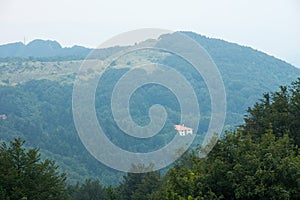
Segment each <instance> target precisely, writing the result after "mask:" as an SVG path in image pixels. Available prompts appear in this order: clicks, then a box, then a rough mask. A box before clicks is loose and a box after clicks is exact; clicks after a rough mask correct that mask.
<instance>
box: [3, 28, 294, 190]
mask: <svg viewBox="0 0 300 200" xmlns="http://www.w3.org/2000/svg"><path fill="white" fill-rule="evenodd" d="M184 34H186V35H188V36H189V37H191V38H192V39H194V40H195V41H197V42H198V43H199V44H201V45H202V46H203V47H204V48H205V49H206V50H207V52H208V53H209V54H210V56H211V57H212V59H213V60H214V61H215V63H216V65H217V66H218V68H219V70H220V73H221V75H222V78H223V81H224V85H225V90H226V95H227V115H226V122H225V127H226V128H227V129H233V128H235V127H236V126H238V125H240V124H242V123H243V117H244V115H245V114H246V110H247V108H248V107H250V106H252V105H253V104H254V103H255V102H256V101H257V100H258V99H260V98H261V96H262V94H263V93H265V92H270V91H274V90H276V89H277V88H278V87H279V86H280V85H287V84H289V83H290V82H292V81H294V80H296V79H297V77H300V70H299V69H297V68H295V67H293V66H292V65H290V64H288V63H286V62H284V61H282V60H279V59H276V58H274V57H272V56H269V55H267V54H265V53H263V52H260V51H257V50H254V49H252V48H249V47H243V46H239V45H238V44H233V43H228V42H226V41H222V40H218V39H210V38H207V37H205V36H201V35H198V34H196V33H191V32H185V33H184ZM165 37H168V36H165ZM163 39H164V38H163V37H162V40H163ZM174 42H176V41H174ZM124 48H126V47H114V48H110V49H104V50H103V49H102V50H98V52H97V54H95V56H94V57H93V59H91V60H89V61H87V62H90V64H91V65H95V64H96V63H101V62H102V61H103V59H105V58H106V57H108V56H109V55H111V54H112V53H114V52H117V51H119V50H121V49H124ZM90 50H91V49H87V48H83V47H73V48H62V47H61V46H60V45H59V44H58V43H57V42H53V41H40V40H37V41H33V42H32V43H29V44H28V45H26V46H25V45H23V44H20V43H19V44H14V45H3V46H1V47H0V57H2V58H3V60H2V62H1V63H0V84H1V86H0V115H1V114H3V115H5V116H6V118H5V119H1V118H0V138H1V140H4V141H11V140H13V138H15V137H21V138H22V139H25V140H26V141H27V143H26V144H27V145H28V146H29V147H39V148H40V150H41V153H42V157H50V158H52V159H55V160H56V161H57V164H58V165H59V166H61V169H62V171H64V172H66V173H67V176H68V181H69V182H73V183H74V182H75V181H77V180H79V181H83V180H84V179H85V178H89V177H94V178H99V179H100V180H101V182H102V183H104V184H115V183H117V182H118V181H120V180H121V176H122V173H119V172H116V171H113V170H111V169H108V168H107V167H105V166H103V165H102V164H100V163H99V162H98V161H97V160H96V159H94V158H93V157H92V156H91V155H90V154H89V153H88V152H87V150H86V149H85V148H84V146H83V145H82V143H81V142H80V139H79V137H78V135H77V132H76V130H75V127H74V122H73V116H72V88H73V82H74V80H75V77H76V75H77V72H78V69H79V67H80V65H81V63H82V60H81V59H82V58H83V57H85V55H87V54H88V53H89V52H90ZM96 55H97V56H96ZM67 56H72V58H74V59H75V60H72V59H70V57H67ZM4 57H11V58H4ZM41 57H48V58H51V59H48V60H45V59H44V60H43V59H37V58H41ZM24 58H26V59H24ZM55 59H57V60H55ZM127 59H128V60H127V61H126V62H125V61H120V62H115V63H113V65H111V66H110V68H109V69H108V70H106V71H105V72H104V73H103V76H102V77H101V80H100V81H102V82H101V83H102V84H101V85H100V86H99V88H97V92H96V110H97V115H98V119H99V122H100V124H101V125H103V129H104V130H105V131H106V132H107V133H108V136H109V137H110V139H111V140H112V141H113V142H114V143H115V144H117V145H119V146H121V147H122V148H124V149H127V150H130V151H135V152H140V151H146V150H154V149H157V148H160V147H162V146H164V145H165V144H166V143H168V141H170V140H171V139H172V137H173V136H174V134H176V132H175V131H174V130H173V125H174V124H175V123H178V122H179V121H180V108H179V104H178V101H177V100H176V97H175V96H174V95H173V94H172V93H171V92H170V91H169V90H167V89H166V88H163V87H160V86H157V85H146V86H143V87H141V88H139V89H138V90H137V92H136V93H134V95H133V96H132V98H131V102H130V103H131V114H132V115H133V119H134V120H135V121H136V122H137V123H139V124H141V125H145V124H147V123H148V121H149V117H148V116H147V115H148V109H149V107H150V106H151V105H153V104H157V103H159V104H162V105H164V106H166V110H167V112H168V114H169V119H168V120H167V123H166V126H165V127H164V129H163V130H162V131H161V132H160V134H158V136H157V137H154V138H153V139H151V140H150V141H140V140H139V141H138V143H137V141H136V140H131V139H128V138H127V137H126V136H124V135H125V134H122V131H121V130H120V129H119V128H118V127H117V125H116V124H115V122H114V120H113V117H112V113H111V110H110V96H111V93H112V89H113V87H114V85H115V84H116V82H117V80H118V79H119V78H120V77H121V76H122V75H123V74H124V73H126V72H127V71H128V70H129V69H130V67H133V66H134V63H135V62H136V61H138V60H145V61H147V62H150V63H151V62H153V60H155V61H156V62H159V63H162V64H165V65H168V66H171V67H173V68H174V69H176V70H178V71H180V72H181V73H182V75H184V76H185V77H187V79H188V80H189V81H190V82H191V85H192V86H193V88H194V90H195V92H196V94H197V97H198V100H199V104H200V110H201V113H203V117H202V120H201V122H200V129H199V131H198V133H197V134H198V135H199V138H201V137H200V136H201V134H202V133H204V132H205V131H206V130H207V126H208V121H209V118H210V114H211V113H210V109H209V106H210V97H209V93H208V90H207V87H206V85H205V83H204V81H203V79H202V78H201V77H199V76H198V75H196V74H195V71H193V69H192V68H191V66H189V64H188V63H186V62H185V61H183V60H181V59H178V58H177V57H174V56H172V55H170V54H162V53H161V52H158V53H157V52H150V53H149V52H148V53H147V54H144V53H140V54H132V55H129V56H128V58H127ZM96 71H97V70H96V69H95V71H93V70H91V71H90V72H89V73H90V74H93V73H96ZM100 99H101V100H103V101H99V100H100ZM132 144H135V145H132Z"/></svg>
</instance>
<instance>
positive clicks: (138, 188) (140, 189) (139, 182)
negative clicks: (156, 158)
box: [119, 165, 161, 200]
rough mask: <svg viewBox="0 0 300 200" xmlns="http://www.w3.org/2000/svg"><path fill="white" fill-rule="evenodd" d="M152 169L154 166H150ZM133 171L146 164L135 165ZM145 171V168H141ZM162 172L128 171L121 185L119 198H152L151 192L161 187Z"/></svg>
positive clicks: (128, 199) (142, 199)
mask: <svg viewBox="0 0 300 200" xmlns="http://www.w3.org/2000/svg"><path fill="white" fill-rule="evenodd" d="M148 167H149V168H150V169H152V168H153V166H151V165H150V166H148ZM132 168H133V171H135V172H137V171H139V170H141V169H142V168H145V166H144V165H137V166H136V165H133V166H132ZM141 171H144V170H141ZM160 183H161V182H160V174H159V172H154V171H151V172H148V173H128V174H127V176H124V177H123V182H122V183H121V184H120V186H119V191H120V192H119V199H124V200H144V199H150V195H151V193H153V192H154V191H156V190H157V189H158V188H159V187H160Z"/></svg>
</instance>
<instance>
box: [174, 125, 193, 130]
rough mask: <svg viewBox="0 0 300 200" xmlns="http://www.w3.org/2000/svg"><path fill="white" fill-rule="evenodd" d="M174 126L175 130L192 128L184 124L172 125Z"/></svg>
mask: <svg viewBox="0 0 300 200" xmlns="http://www.w3.org/2000/svg"><path fill="white" fill-rule="evenodd" d="M174 128H175V130H177V131H185V130H193V129H192V128H189V127H186V126H184V125H174Z"/></svg>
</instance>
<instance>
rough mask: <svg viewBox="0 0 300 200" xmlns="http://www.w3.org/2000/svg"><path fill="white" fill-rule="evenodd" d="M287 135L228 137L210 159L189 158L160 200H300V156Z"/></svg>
mask: <svg viewBox="0 0 300 200" xmlns="http://www.w3.org/2000/svg"><path fill="white" fill-rule="evenodd" d="M295 150H296V149H295V146H294V145H293V143H292V140H291V139H290V138H289V137H288V135H284V136H283V137H281V138H278V139H276V138H275V135H274V134H272V133H271V132H269V133H266V134H262V135H261V138H256V139H253V138H252V137H251V136H250V135H247V136H246V137H244V136H243V135H242V134H241V132H240V131H237V132H234V133H228V134H227V135H226V136H225V137H224V138H223V139H221V140H220V141H219V142H218V143H217V145H216V146H215V148H214V149H213V150H212V152H211V153H210V154H209V156H208V157H207V158H206V159H201V158H197V157H195V155H194V154H190V155H189V156H187V157H185V158H184V159H185V160H184V161H183V162H180V163H179V164H177V165H176V166H175V167H173V168H172V169H170V170H169V171H168V173H167V175H166V176H165V180H164V185H165V186H164V187H163V188H162V189H161V191H160V197H157V198H156V199H233V200H234V199H245V200H252V199H253V200H255V199H280V200H283V199H295V200H296V199H300V173H299V172H300V157H299V156H297V154H296V151H295Z"/></svg>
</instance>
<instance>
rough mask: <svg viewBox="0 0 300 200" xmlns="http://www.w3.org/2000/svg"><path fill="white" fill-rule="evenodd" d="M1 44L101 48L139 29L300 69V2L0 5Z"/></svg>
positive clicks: (0, 0) (13, 0)
mask: <svg viewBox="0 0 300 200" xmlns="http://www.w3.org/2000/svg"><path fill="white" fill-rule="evenodd" d="M0 25H1V31H0V44H4V43H10V42H17V41H23V40H24V39H23V38H24V37H25V38H26V43H28V42H29V41H31V40H33V39H36V38H41V39H52V40H57V41H58V42H59V43H61V44H62V45H63V46H73V45H75V44H77V45H83V46H88V47H97V46H98V45H99V44H101V43H102V42H104V41H105V40H107V39H109V38H110V37H111V36H114V35H116V34H118V33H121V32H125V31H129V30H133V29H139V28H163V29H169V30H189V31H194V32H197V33H200V34H202V35H206V36H208V37H214V38H221V39H224V40H227V41H230V42H236V43H239V44H242V45H246V46H251V47H252V48H254V49H258V50H262V51H264V52H266V53H268V54H270V55H274V56H275V57H278V58H281V59H283V60H286V61H287V62H289V63H292V64H294V65H296V66H298V67H300V1H299V0H207V1H204V0H185V1H183V0H181V1H178V0H148V1H143V0H123V1H122V0H118V1H117V0H107V1H103V0H84V1H76V0H65V1H64V0H51V1H45V0H26V1H24V0H0Z"/></svg>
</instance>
